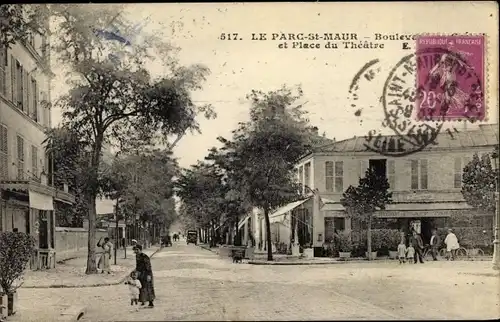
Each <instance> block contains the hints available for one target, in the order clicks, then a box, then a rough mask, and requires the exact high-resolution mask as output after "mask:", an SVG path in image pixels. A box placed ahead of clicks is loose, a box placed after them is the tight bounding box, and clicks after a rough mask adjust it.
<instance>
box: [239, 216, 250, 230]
mask: <svg viewBox="0 0 500 322" xmlns="http://www.w3.org/2000/svg"><path fill="white" fill-rule="evenodd" d="M248 219H250V215H246V216H245V218H243V219H242V220H240V222H239V223H238V229H241V227H243V225H244V224H245V223H246V222H247V221H248Z"/></svg>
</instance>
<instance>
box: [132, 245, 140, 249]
mask: <svg viewBox="0 0 500 322" xmlns="http://www.w3.org/2000/svg"><path fill="white" fill-rule="evenodd" d="M136 249H137V250H142V246H141V245H135V246H134V248H133V250H136Z"/></svg>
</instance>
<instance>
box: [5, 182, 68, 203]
mask: <svg viewBox="0 0 500 322" xmlns="http://www.w3.org/2000/svg"><path fill="white" fill-rule="evenodd" d="M44 181H46V180H41V181H38V180H33V179H30V180H0V189H2V190H7V191H16V192H24V193H28V191H34V192H38V193H41V194H44V195H49V196H52V197H53V198H54V199H55V200H57V201H61V202H65V203H70V204H73V203H75V196H74V195H72V194H70V193H69V192H68V190H67V187H66V189H62V190H61V189H57V188H55V187H52V186H49V185H47V184H44Z"/></svg>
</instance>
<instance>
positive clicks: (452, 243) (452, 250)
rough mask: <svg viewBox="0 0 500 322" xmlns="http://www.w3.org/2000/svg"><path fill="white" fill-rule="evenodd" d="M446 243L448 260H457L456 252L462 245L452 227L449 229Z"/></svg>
mask: <svg viewBox="0 0 500 322" xmlns="http://www.w3.org/2000/svg"><path fill="white" fill-rule="evenodd" d="M444 243H445V244H446V252H447V253H448V260H450V258H451V260H455V254H456V252H457V249H459V248H460V245H459V244H458V238H457V236H456V235H455V234H454V233H453V230H452V229H448V235H446V238H445V239H444Z"/></svg>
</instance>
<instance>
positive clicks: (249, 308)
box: [19, 242, 500, 321]
mask: <svg viewBox="0 0 500 322" xmlns="http://www.w3.org/2000/svg"><path fill="white" fill-rule="evenodd" d="M487 264H489V263H484V262H455V263H451V262H427V263H425V264H423V265H414V264H407V265H403V266H400V265H399V264H398V263H396V262H395V261H394V262H372V263H368V262H366V263H347V264H334V265H319V266H264V265H248V264H233V263H232V262H231V261H230V260H228V259H227V260H226V259H220V258H219V257H218V256H216V255H215V254H214V253H212V252H209V251H207V250H203V249H201V248H199V247H198V246H194V245H185V244H184V242H178V243H174V246H173V247H168V248H165V249H164V250H162V251H161V252H159V253H158V254H156V255H155V256H154V257H153V260H152V265H153V270H154V278H155V288H156V295H157V300H156V301H155V305H156V306H155V308H153V309H147V308H141V309H140V310H139V311H134V310H131V307H130V305H129V298H128V290H127V286H126V285H115V286H107V287H96V288H79V289H74V288H63V289H57V288H56V289H21V290H20V294H19V298H20V301H21V303H20V314H23V313H22V311H23V308H22V307H25V308H26V309H28V308H29V307H30V303H33V302H32V301H42V302H43V303H45V304H46V305H47V306H48V307H50V306H53V307H54V310H47V306H45V307H44V312H42V311H40V314H37V315H36V319H35V320H36V321H40V320H41V319H42V317H43V318H46V319H47V321H48V320H50V319H51V317H50V316H49V314H50V313H52V314H54V312H57V309H55V308H56V307H57V305H62V304H65V305H71V304H81V305H85V306H86V307H87V311H86V314H85V316H84V318H83V319H82V320H83V321H117V320H123V321H140V320H142V321H145V320H147V321H154V320H214V321H221V320H225V321H227V320H320V319H327V320H335V319H354V320H360V319H372V320H374V319H392V320H394V319H491V318H497V317H499V316H500V312H499V305H498V298H499V294H498V290H499V280H498V278H497V277H491V276H475V275H462V274H458V272H459V271H462V270H467V269H469V268H470V267H472V265H475V266H477V265H487ZM475 266H474V267H475ZM42 314H43V315H42ZM19 318H23V316H22V315H21V316H19ZM25 318H27V316H26V315H25V316H24V318H23V319H22V320H23V321H25ZM52 319H53V316H52Z"/></svg>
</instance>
